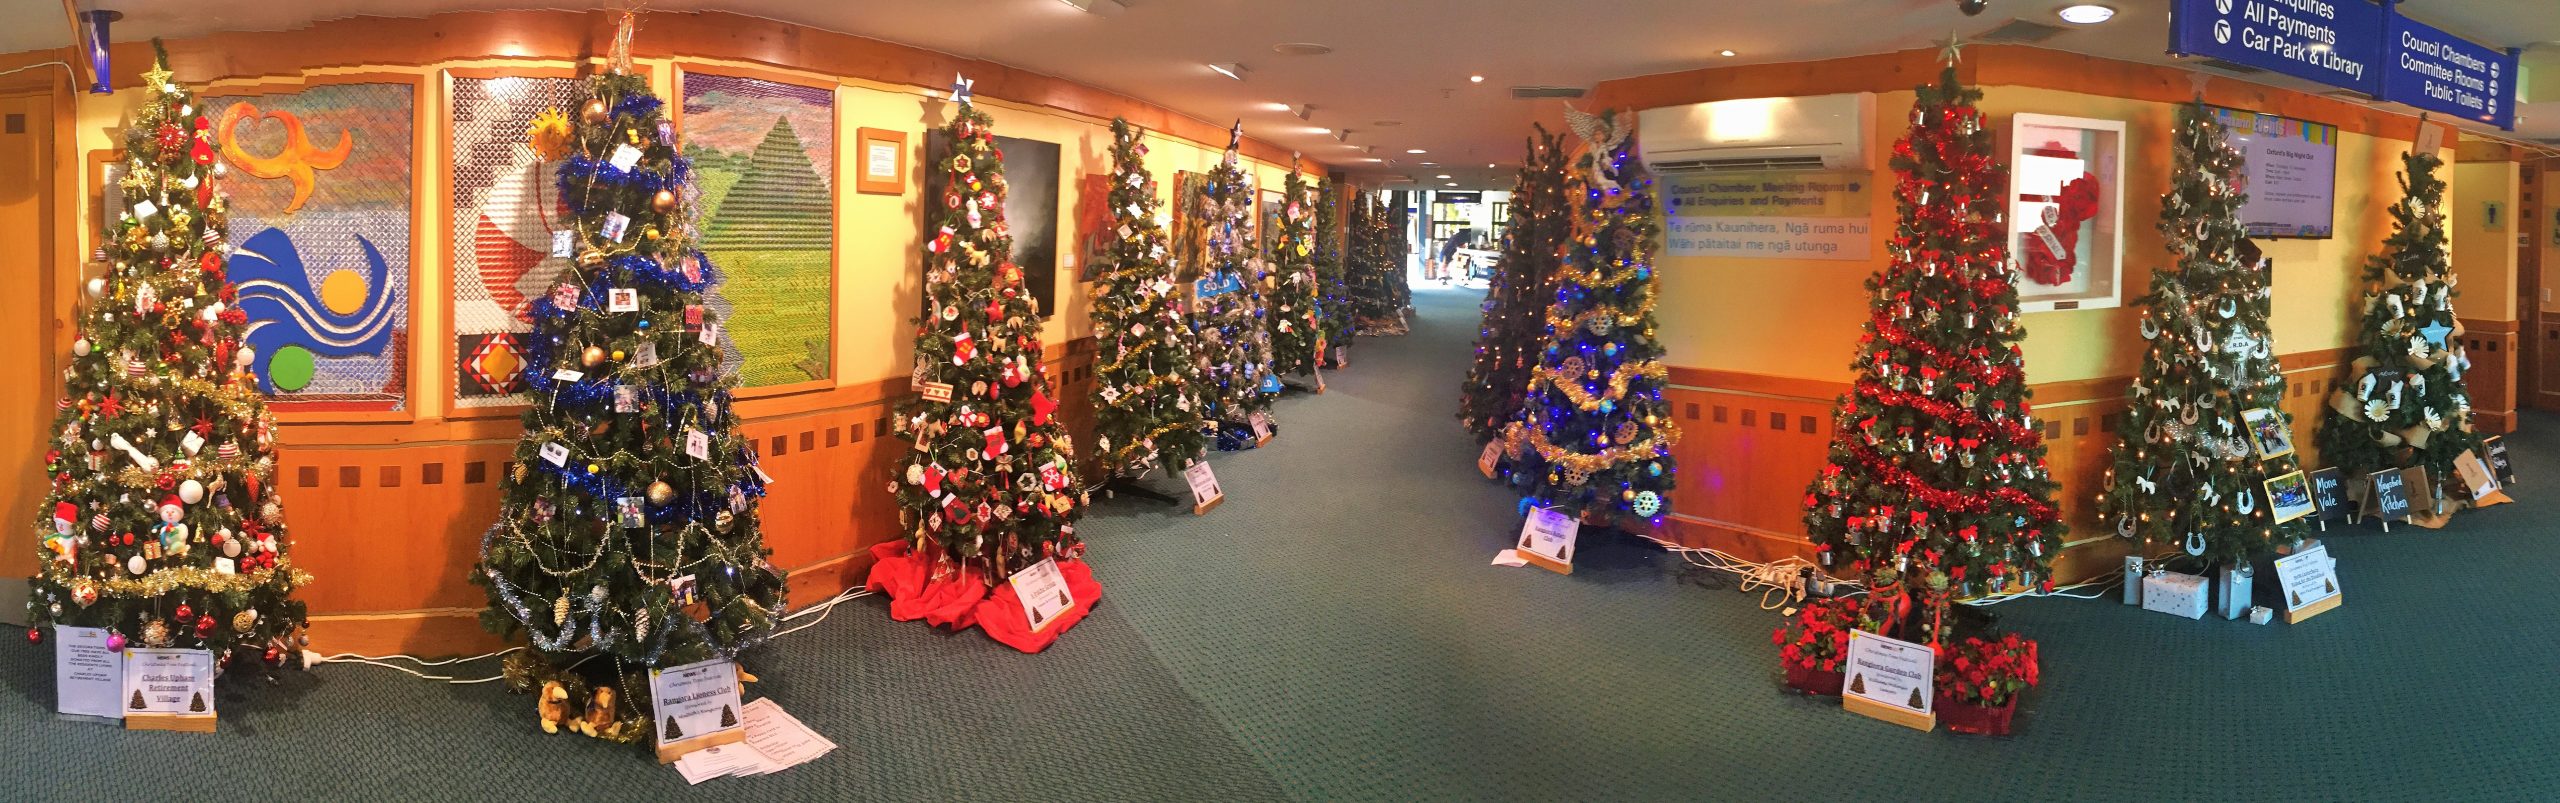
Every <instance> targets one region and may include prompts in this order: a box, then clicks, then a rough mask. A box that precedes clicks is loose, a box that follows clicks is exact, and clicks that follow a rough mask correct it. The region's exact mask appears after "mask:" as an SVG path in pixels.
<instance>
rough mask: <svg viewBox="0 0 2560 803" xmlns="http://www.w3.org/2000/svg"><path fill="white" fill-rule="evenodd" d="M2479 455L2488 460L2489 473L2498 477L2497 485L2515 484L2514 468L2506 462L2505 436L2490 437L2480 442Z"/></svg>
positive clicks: (2512, 464) (2513, 465)
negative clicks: (2485, 456) (2484, 456)
mask: <svg viewBox="0 0 2560 803" xmlns="http://www.w3.org/2000/svg"><path fill="white" fill-rule="evenodd" d="M2480 453H2481V454H2483V455H2487V456H2488V458H2489V471H2490V472H2491V473H2493V474H2496V475H2497V476H2498V484H2499V485H2514V484H2516V466H2515V464H2514V463H2512V462H2509V461H2508V460H2507V436H2505V435H2491V436H2489V437H2486V438H2482V439H2481V440H2480Z"/></svg>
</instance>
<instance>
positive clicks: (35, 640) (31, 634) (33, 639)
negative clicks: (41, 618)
mask: <svg viewBox="0 0 2560 803" xmlns="http://www.w3.org/2000/svg"><path fill="white" fill-rule="evenodd" d="M27 643H29V644H43V643H44V630H42V629H40V628H33V627H30V628H27Z"/></svg>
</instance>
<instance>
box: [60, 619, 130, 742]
mask: <svg viewBox="0 0 2560 803" xmlns="http://www.w3.org/2000/svg"><path fill="white" fill-rule="evenodd" d="M53 688H54V692H55V697H54V711H55V712H56V713H59V714H61V715H63V717H64V718H66V719H71V718H80V719H86V718H96V719H122V718H124V706H123V705H122V703H123V702H124V699H123V698H124V653H121V652H117V651H115V650H110V649H107V630H106V628H102V627H68V626H64V625H55V626H54V628H53Z"/></svg>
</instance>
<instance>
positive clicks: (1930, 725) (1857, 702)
mask: <svg viewBox="0 0 2560 803" xmlns="http://www.w3.org/2000/svg"><path fill="white" fill-rule="evenodd" d="M1840 707H1841V708H1843V709H1845V710H1847V711H1848V712H1849V713H1852V714H1857V715H1860V716H1865V717H1871V718H1875V719H1881V720H1884V721H1886V722H1891V723H1893V724H1896V725H1900V726H1903V727H1905V728H1910V729H1913V730H1917V731H1920V732H1923V733H1926V732H1929V731H1934V730H1937V729H1938V714H1937V712H1935V711H1929V712H1920V711H1912V710H1910V709H1906V708H1901V707H1899V706H1890V705H1885V704H1883V703H1877V702H1869V701H1867V700H1865V699H1862V698H1858V697H1854V696H1843V697H1841V698H1840Z"/></svg>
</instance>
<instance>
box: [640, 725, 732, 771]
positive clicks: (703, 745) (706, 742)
mask: <svg viewBox="0 0 2560 803" xmlns="http://www.w3.org/2000/svg"><path fill="white" fill-rule="evenodd" d="M746 740H747V729H745V728H731V729H729V730H724V731H720V732H718V733H713V734H710V735H707V736H696V737H693V738H691V739H685V740H683V741H676V742H668V743H666V744H663V745H659V746H658V763H660V764H673V763H676V759H679V758H683V757H685V754H687V753H692V752H694V751H696V750H704V749H708V748H713V747H719V746H721V745H724V744H737V743H739V742H743V741H746Z"/></svg>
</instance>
